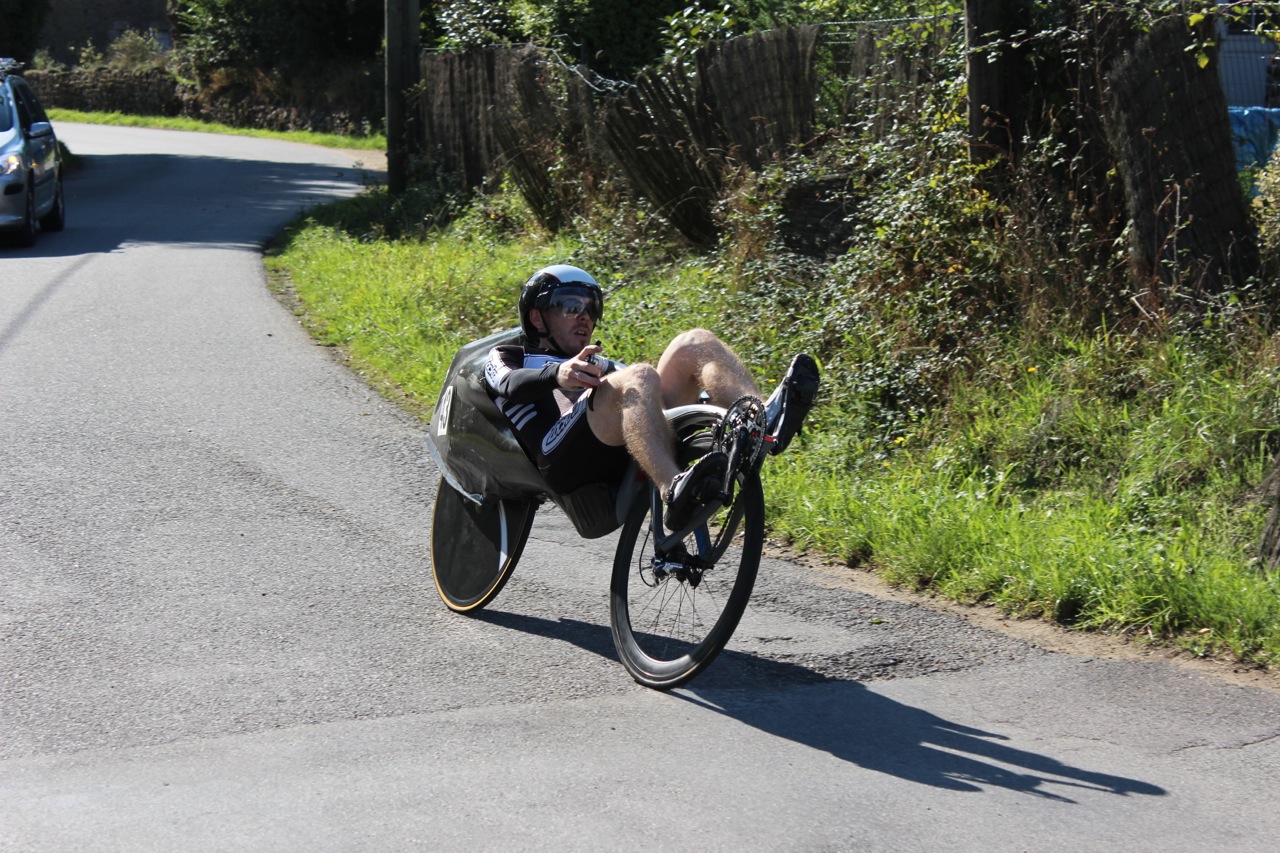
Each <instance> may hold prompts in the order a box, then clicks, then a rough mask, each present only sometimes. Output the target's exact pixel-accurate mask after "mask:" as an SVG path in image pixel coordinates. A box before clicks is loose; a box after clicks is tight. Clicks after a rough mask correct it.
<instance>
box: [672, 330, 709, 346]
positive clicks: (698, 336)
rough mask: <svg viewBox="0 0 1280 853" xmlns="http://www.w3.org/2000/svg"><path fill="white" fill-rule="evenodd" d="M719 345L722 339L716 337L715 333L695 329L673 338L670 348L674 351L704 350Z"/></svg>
mask: <svg viewBox="0 0 1280 853" xmlns="http://www.w3.org/2000/svg"><path fill="white" fill-rule="evenodd" d="M719 345H720V339H719V338H718V337H716V334H715V332H712V331H710V330H708V329H702V328H694V329H689V330H687V331H684V332H681V333H680V334H678V335H676V336H675V337H674V338H672V339H671V344H670V347H669V348H670V349H674V350H703V349H706V348H707V347H715V346H719Z"/></svg>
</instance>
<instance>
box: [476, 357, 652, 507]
mask: <svg viewBox="0 0 1280 853" xmlns="http://www.w3.org/2000/svg"><path fill="white" fill-rule="evenodd" d="M569 360H570V357H568V356H565V355H563V354H560V353H557V352H551V351H549V350H542V349H538V348H535V347H526V346H520V345H518V344H510V345H504V346H498V347H495V348H494V349H492V350H491V351H490V353H489V360H488V361H487V362H486V363H485V370H484V374H485V384H486V386H488V392H489V396H490V397H491V398H492V399H493V401H494V404H495V405H497V407H498V409H499V411H501V412H502V414H503V416H504V417H506V418H507V420H508V421H509V422H510V423H511V427H512V430H513V431H514V432H515V435H516V440H517V441H518V442H519V443H520V446H521V447H522V448H524V451H525V453H526V455H528V457H529V458H530V459H531V460H532V461H533V462H534V464H535V465H537V467H538V470H539V471H540V472H541V473H542V475H543V477H544V478H545V479H546V480H547V483H548V485H550V486H551V487H552V488H554V489H556V490H557V491H561V492H569V491H572V490H573V489H575V488H577V487H579V486H582V485H585V484H586V483H594V482H608V481H611V480H615V479H617V478H618V477H621V475H622V473H623V471H625V470H626V466H627V463H628V462H629V461H630V456H629V455H628V453H627V450H626V448H625V447H624V446H622V445H618V446H613V445H608V444H604V443H603V442H601V441H600V440H599V439H598V438H596V436H595V433H594V432H592V431H591V427H590V424H588V423H587V418H586V412H587V409H588V408H590V406H591V404H592V395H591V393H590V391H591V389H587V388H568V389H566V388H561V387H560V385H559V383H558V382H557V378H556V372H557V370H558V368H559V366H560V365H561V364H562V363H564V362H565V361H569Z"/></svg>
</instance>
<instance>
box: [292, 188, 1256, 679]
mask: <svg viewBox="0 0 1280 853" xmlns="http://www.w3.org/2000/svg"><path fill="white" fill-rule="evenodd" d="M388 204H389V202H388V201H387V200H386V199H385V197H383V198H381V199H379V197H378V196H377V195H376V191H375V194H374V195H372V196H371V197H369V198H366V199H365V200H364V201H363V202H360V201H356V202H346V203H344V205H345V207H344V206H340V207H338V208H335V209H330V210H329V211H327V212H325V213H324V214H322V218H323V219H324V220H325V221H324V222H323V223H322V222H317V221H314V220H313V221H311V222H308V223H301V224H300V225H299V226H298V227H297V228H296V229H295V230H294V231H292V232H291V234H290V236H289V237H288V239H286V240H285V241H284V242H283V243H282V246H281V247H280V249H279V251H278V252H277V253H276V255H275V257H273V258H271V259H270V262H269V263H270V265H271V266H272V268H273V269H275V270H276V271H277V272H279V273H281V274H287V276H288V278H289V280H290V281H291V282H292V286H293V287H294V288H295V289H296V293H297V295H298V298H299V299H300V300H301V302H302V304H303V305H304V306H305V311H306V314H307V316H308V317H309V318H310V322H311V323H312V325H313V329H314V331H315V334H316V335H317V336H319V337H320V338H321V339H322V340H324V341H325V342H327V343H329V344H332V345H335V346H340V347H342V348H344V350H345V351H346V352H347V353H348V354H349V356H350V358H351V360H352V362H353V364H354V365H355V367H356V368H357V369H358V370H359V371H361V372H362V373H364V374H365V375H366V376H368V377H369V378H370V380H371V381H373V383H374V384H375V385H377V386H380V387H384V388H392V389H396V393H397V394H399V395H403V397H404V398H405V399H407V400H408V401H409V402H410V403H411V405H412V406H413V407H414V408H415V409H416V410H418V411H419V412H421V413H425V412H426V411H427V410H428V409H429V407H430V406H431V405H432V403H433V402H434V399H435V396H436V394H437V393H438V389H439V385H440V381H441V378H442V376H443V372H444V370H445V368H446V367H447V365H448V362H449V359H450V358H451V357H452V354H453V352H454V351H455V350H456V349H457V347H458V346H459V345H460V344H462V343H464V342H466V341H470V340H473V339H475V338H478V337H480V336H482V335H484V334H486V333H487V332H489V331H492V330H493V329H496V328H507V327H510V326H513V325H515V322H516V317H515V311H514V305H515V298H516V295H517V293H518V290H519V286H520V284H521V283H522V282H523V280H524V278H526V277H527V275H528V274H529V273H530V272H532V271H533V270H534V269H536V268H538V267H539V266H541V265H543V264H547V263H552V262H559V261H569V262H576V263H579V264H580V265H583V266H586V267H588V268H590V269H598V268H599V267H598V266H597V265H595V264H593V260H594V259H595V258H594V257H593V253H598V252H601V249H600V247H599V246H597V245H595V244H593V243H590V242H588V241H586V240H584V239H582V238H581V237H569V236H562V237H559V238H556V239H550V238H547V237H546V236H545V235H538V234H537V233H530V232H529V231H526V230H521V229H513V228H511V227H510V222H509V220H508V217H506V216H504V215H500V212H498V211H495V209H494V208H493V207H485V206H483V205H477V206H475V207H473V208H470V209H468V210H467V212H466V213H465V214H464V215H463V216H462V218H461V219H459V220H458V221H456V222H455V223H454V224H452V225H450V226H447V227H443V228H435V229H427V230H424V231H422V232H421V233H419V234H418V235H416V236H414V237H413V238H412V239H396V240H391V239H386V238H385V235H380V234H378V233H376V229H374V230H373V231H371V229H370V222H371V221H372V220H374V219H376V215H375V209H377V208H379V207H381V208H382V209H384V210H385V209H386V208H387V205H388ZM508 212H509V211H508ZM402 214H403V211H402ZM410 218H411V217H410ZM344 223H345V224H344ZM606 254H607V252H606ZM730 266H731V265H726V264H720V263H717V262H716V260H715V258H714V257H710V258H709V257H705V256H704V257H693V258H687V257H686V258H684V259H677V260H675V261H668V262H660V261H655V260H653V259H652V258H640V257H637V258H635V260H634V262H633V263H632V264H631V265H629V266H627V265H625V264H624V265H623V266H622V267H621V268H618V269H616V270H615V271H613V272H611V273H609V274H607V275H602V278H604V279H605V282H604V283H605V284H606V287H607V289H608V290H609V301H608V305H607V307H606V317H605V323H604V324H602V327H601V330H600V335H601V337H602V338H603V339H604V341H605V343H606V346H607V348H608V349H609V351H610V352H611V354H613V355H614V356H615V357H618V358H621V359H623V360H625V361H631V362H634V361H639V360H644V359H654V358H656V357H657V355H658V354H659V353H660V352H661V349H662V346H663V345H664V344H665V342H666V341H667V340H669V338H670V336H671V335H673V334H674V333H676V332H677V331H679V330H681V329H684V328H687V327H689V326H693V325H703V326H707V327H709V328H713V329H716V330H717V331H720V332H721V333H722V334H723V335H724V336H725V337H726V338H728V339H729V340H730V341H731V342H732V343H733V344H734V345H735V346H736V347H737V348H738V349H739V351H740V352H742V353H743V354H744V357H745V358H746V360H747V361H748V363H749V366H750V367H751V368H752V369H753V371H754V372H755V373H756V375H757V377H758V378H759V380H760V384H761V386H762V388H763V390H764V391H765V392H766V393H767V391H768V390H769V389H770V387H771V383H772V381H773V380H774V379H775V378H776V377H777V376H778V375H779V374H780V373H781V372H782V370H783V369H784V368H785V365H786V363H787V360H788V358H789V357H790V355H791V353H792V351H793V350H795V349H796V348H798V347H799V346H801V345H803V344H804V343H805V342H806V341H810V342H811V341H813V340H815V339H816V337H815V336H817V335H820V334H825V332H822V331H821V330H817V329H815V328H814V327H813V324H814V322H816V321H812V320H806V319H805V315H804V313H803V312H793V313H792V315H790V316H783V315H781V314H780V313H779V309H778V306H777V305H776V304H775V303H773V302H771V301H770V299H771V298H772V297H771V296H770V293H771V292H773V291H776V288H774V289H772V290H771V289H770V288H769V287H767V286H760V287H756V286H754V285H752V284H751V283H750V281H749V280H744V279H743V278H742V277H741V275H740V274H738V273H737V272H735V271H734V270H732V269H731V268H730ZM815 286H817V287H828V286H831V283H830V282H820V283H818V284H817V285H815ZM729 318H732V320H730V319H729ZM843 334H844V336H845V337H844V339H843V341H842V342H837V343H834V344H829V345H828V346H827V347H826V349H825V351H824V359H825V362H826V363H825V365H824V388H825V389H826V391H825V392H824V397H825V402H824V405H822V406H820V407H819V408H818V409H816V410H815V413H814V416H813V417H812V419H811V420H812V424H811V428H810V429H809V430H808V432H807V433H806V434H805V435H804V436H802V438H801V440H800V441H799V442H798V443H797V444H796V445H795V446H794V447H795V449H794V450H793V451H790V452H788V453H787V454H786V455H784V456H783V457H781V458H779V459H777V460H773V461H771V462H770V463H769V464H768V465H767V466H766V478H767V484H766V490H767V495H768V501H769V513H770V520H771V524H772V526H773V529H774V533H775V534H776V535H778V536H781V537H785V538H787V539H789V540H791V541H793V542H795V543H796V544H797V545H799V546H801V547H803V548H805V549H808V550H810V551H817V552H821V553H824V554H827V555H829V556H831V557H833V558H834V559H836V560H838V561H841V562H845V563H848V564H850V565H859V566H864V567H869V568H872V569H874V570H876V571H878V572H880V573H881V574H882V575H883V576H884V577H885V578H886V579H888V580H889V581H891V582H893V583H896V584H901V585H903V586H906V587H909V588H913V589H929V590H933V591H936V592H938V593H941V594H944V595H947V596H949V597H952V598H954V599H957V600H961V601H970V602H977V601H985V602H990V603H992V604H995V605H998V606H999V607H1001V608H1002V609H1004V610H1006V611H1008V612H1010V613H1016V614H1020V615H1030V616H1038V617H1042V618H1046V619H1049V620H1052V621H1055V622H1057V623H1058V624H1061V625H1064V626H1067V627H1071V628H1075V629H1080V630H1104V631H1108V632H1116V633H1123V634H1127V635H1130V636H1133V637H1134V638H1137V639H1140V640H1141V641H1144V642H1158V643H1163V644H1172V645H1178V646H1181V647H1184V648H1186V649H1188V650H1190V651H1192V652H1193V653H1196V654H1202V655H1219V656H1228V657H1233V658H1236V659H1238V660H1242V661H1246V662H1251V663H1255V664H1263V665H1269V664H1274V663H1276V662H1277V661H1280V590H1278V589H1277V585H1278V582H1277V579H1276V575H1275V574H1274V573H1273V574H1267V573H1266V572H1264V571H1262V570H1260V569H1259V568H1258V567H1257V566H1255V565H1254V562H1253V559H1252V551H1253V548H1254V547H1255V546H1256V543H1257V542H1258V539H1259V536H1260V532H1261V528H1262V524H1263V520H1264V517H1265V507H1264V505H1263V503H1262V502H1261V501H1260V500H1259V499H1258V496H1257V495H1255V494H1252V490H1253V489H1255V488H1256V486H1257V484H1258V483H1259V482H1261V480H1262V478H1263V476H1264V475H1265V473H1266V471H1267V470H1268V468H1269V465H1270V462H1271V458H1272V455H1273V454H1274V452H1275V450H1276V449H1277V448H1276V445H1277V433H1278V431H1280V400H1278V398H1277V395H1276V393H1275V388H1276V384H1277V380H1278V379H1280V355H1278V353H1277V348H1276V347H1275V346H1274V345H1273V344H1272V341H1271V338H1270V337H1269V336H1268V335H1266V334H1264V333H1262V332H1261V331H1258V330H1252V331H1251V330H1249V328H1248V327H1247V324H1244V325H1241V326H1240V327H1238V328H1235V329H1233V330H1227V329H1220V330H1217V331H1211V332H1208V333H1206V332H1204V331H1198V332H1194V333H1192V332H1181V333H1179V332H1167V333H1164V334H1161V335H1147V336H1121V335H1110V334H1106V333H1096V334H1070V333H1067V332H1056V333H1053V334H1043V335H1039V336H1037V337H1036V338H1035V339H1034V340H1029V339H1027V338H1026V337H1025V336H1019V335H1016V334H997V333H992V334H991V335H990V336H988V338H986V339H985V340H984V342H983V346H984V347H985V349H984V350H983V351H982V354H981V357H980V358H975V359H974V361H975V362H976V363H977V364H979V367H978V368H977V369H973V370H971V371H969V372H968V373H966V372H964V371H960V372H957V373H956V374H955V375H956V376H957V377H959V378H958V379H956V380H955V385H954V387H952V388H950V389H949V390H948V394H947V398H946V400H945V401H944V403H943V404H939V405H934V406H932V407H930V408H928V409H926V410H918V411H917V410H913V412H914V413H913V414H911V415H910V417H906V416H899V415H900V413H898V414H895V413H893V412H889V413H888V414H886V411H885V409H886V407H889V408H891V407H892V405H898V404H900V401H901V394H899V395H897V396H895V395H888V396H886V395H885V393H884V390H885V388H886V387H892V388H895V389H899V390H900V386H901V387H907V386H908V385H909V384H910V383H909V382H907V380H906V379H903V378H902V377H895V376H892V375H891V373H892V370H893V369H894V367H893V366H894V365H900V364H902V363H904V362H903V361H902V359H901V353H894V354H893V355H892V357H891V358H888V360H887V361H886V363H885V364H882V365H880V366H876V365H875V364H872V363H870V361H873V360H875V359H877V358H882V357H885V356H884V353H885V351H886V349H887V348H886V347H884V346H883V345H882V343H881V342H879V336H882V335H883V329H882V328H880V327H879V326H876V325H866V326H863V327H861V328H857V327H850V328H848V329H846V330H845V331H844V332H843ZM877 353H879V355H878V354H877ZM868 377H870V378H868ZM966 377H967V378H966ZM911 381H913V382H914V381H918V377H917V379H913V380H911ZM895 383H898V384H895ZM903 383H905V384H903ZM851 389H852V390H851ZM886 400H890V401H897V402H886ZM886 424H887V425H888V426H886Z"/></svg>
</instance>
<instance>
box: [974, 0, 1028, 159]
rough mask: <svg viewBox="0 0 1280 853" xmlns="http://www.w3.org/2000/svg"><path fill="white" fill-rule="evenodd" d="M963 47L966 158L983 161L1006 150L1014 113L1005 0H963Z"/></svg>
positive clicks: (1008, 25)
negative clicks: (966, 85)
mask: <svg viewBox="0 0 1280 853" xmlns="http://www.w3.org/2000/svg"><path fill="white" fill-rule="evenodd" d="M964 17H965V46H966V47H967V51H966V53H967V56H968V60H967V62H968V75H969V158H970V160H971V161H972V162H974V163H986V162H989V161H991V160H994V159H996V158H998V157H1000V156H1002V155H1004V154H1008V153H1009V151H1010V147H1011V143H1012V139H1011V138H1010V133H1009V128H1008V125H1009V122H1010V121H1011V120H1012V117H1013V115H1014V113H1015V110H1014V109H1012V107H1013V105H1012V104H1010V103H1009V101H1008V98H1007V95H1006V93H1007V88H1006V82H1005V81H1006V77H1007V75H1008V66H1009V64H1010V63H1009V46H1008V45H1007V44H1001V42H1002V41H1003V40H1004V39H1005V38H1006V37H1007V35H1008V33H1009V32H1010V31H1011V29H1012V28H1011V26H1010V24H1011V21H1010V17H1011V14H1010V8H1009V2H1008V0H965V4H964Z"/></svg>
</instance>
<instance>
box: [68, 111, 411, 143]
mask: <svg viewBox="0 0 1280 853" xmlns="http://www.w3.org/2000/svg"><path fill="white" fill-rule="evenodd" d="M48 112H49V118H50V119H51V120H52V121H53V122H54V123H55V124H57V123H59V122H76V123H80V124H111V125H118V126H122V127H152V128H160V129H163V130H191V131H198V132H205V133H223V134H231V135H234V136H254V137H259V138H261V139H281V140H285V141H288V142H303V143H306V144H309V145H323V146H325V147H326V148H348V149H354V150H359V151H385V150H387V139H386V137H385V136H383V135H381V134H372V135H370V136H341V135H339V134H336V133H313V132H311V131H305V130H290V131H275V130H254V129H252V128H244V127H231V126H229V125H225V124H216V123H213V122H203V121H197V120H196V119H191V118H181V117H166V116H135V115H125V114H124V113H117V112H82V111H79V110H64V109H51V110H49V111H48Z"/></svg>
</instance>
